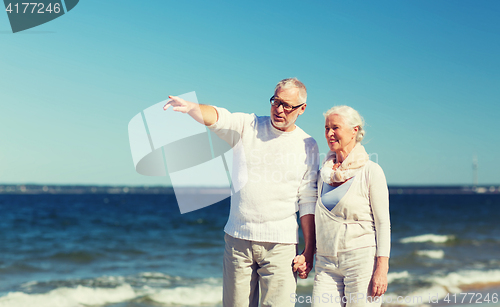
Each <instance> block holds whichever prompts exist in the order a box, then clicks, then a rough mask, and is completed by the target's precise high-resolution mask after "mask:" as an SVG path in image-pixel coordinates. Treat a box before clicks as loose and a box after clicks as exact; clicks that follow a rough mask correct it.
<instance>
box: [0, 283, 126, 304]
mask: <svg viewBox="0 0 500 307" xmlns="http://www.w3.org/2000/svg"><path fill="white" fill-rule="evenodd" d="M135 297H136V294H135V291H134V289H132V287H131V286H130V285H128V284H125V285H122V286H119V287H116V288H89V287H84V286H78V287H76V288H66V287H63V288H57V289H54V290H52V291H50V292H47V293H44V294H26V293H23V292H11V293H9V294H7V295H6V296H4V297H1V298H0V307H33V306H37V307H84V306H89V305H94V306H99V305H105V304H109V303H118V302H123V301H127V300H130V299H133V298H135Z"/></svg>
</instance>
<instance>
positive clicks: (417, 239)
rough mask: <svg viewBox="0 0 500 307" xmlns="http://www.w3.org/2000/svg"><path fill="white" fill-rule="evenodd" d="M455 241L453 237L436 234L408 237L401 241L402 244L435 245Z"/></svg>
mask: <svg viewBox="0 0 500 307" xmlns="http://www.w3.org/2000/svg"><path fill="white" fill-rule="evenodd" d="M453 239H455V236H453V235H435V234H425V235H420V236H414V237H408V238H403V239H401V240H399V242H401V243H422V242H433V243H445V242H447V241H449V240H453Z"/></svg>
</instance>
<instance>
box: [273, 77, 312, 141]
mask: <svg viewBox="0 0 500 307" xmlns="http://www.w3.org/2000/svg"><path fill="white" fill-rule="evenodd" d="M274 97H275V99H276V100H279V101H282V102H283V103H285V104H288V105H290V106H293V107H295V106H298V105H300V102H299V89H298V88H296V87H292V88H287V89H283V90H282V89H279V90H278V91H277V92H276V93H275V94H274ZM305 109H306V104H303V105H302V106H300V107H299V108H296V109H293V110H291V111H285V110H284V109H283V105H280V106H279V107H276V106H273V105H271V123H272V124H273V126H274V128H276V129H278V130H281V131H285V132H289V131H293V130H294V129H295V121H296V120H297V117H298V116H299V115H301V114H302V113H304V111H305Z"/></svg>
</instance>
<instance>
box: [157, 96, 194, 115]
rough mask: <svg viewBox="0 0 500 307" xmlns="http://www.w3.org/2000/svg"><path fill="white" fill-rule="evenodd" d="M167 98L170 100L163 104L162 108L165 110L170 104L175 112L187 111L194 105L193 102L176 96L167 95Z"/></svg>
mask: <svg viewBox="0 0 500 307" xmlns="http://www.w3.org/2000/svg"><path fill="white" fill-rule="evenodd" d="M168 98H170V100H169V101H168V102H167V103H166V104H165V106H164V107H163V110H167V109H168V108H169V107H170V106H172V107H173V110H174V111H176V112H182V113H189V112H190V111H191V110H193V108H194V107H195V103H194V102H190V101H187V100H184V99H182V98H179V97H177V96H168Z"/></svg>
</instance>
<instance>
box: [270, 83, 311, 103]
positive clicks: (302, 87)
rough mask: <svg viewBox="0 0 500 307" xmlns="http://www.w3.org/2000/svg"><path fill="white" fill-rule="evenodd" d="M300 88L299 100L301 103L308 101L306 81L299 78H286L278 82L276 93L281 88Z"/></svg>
mask: <svg viewBox="0 0 500 307" xmlns="http://www.w3.org/2000/svg"><path fill="white" fill-rule="evenodd" d="M294 87H296V88H298V89H299V102H300V104H303V103H306V101H307V89H306V86H305V85H304V83H302V82H300V81H299V79H297V78H286V79H283V80H281V81H280V82H278V84H276V87H275V88H274V94H275V95H276V93H277V92H278V91H279V90H286V89H289V88H294Z"/></svg>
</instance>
